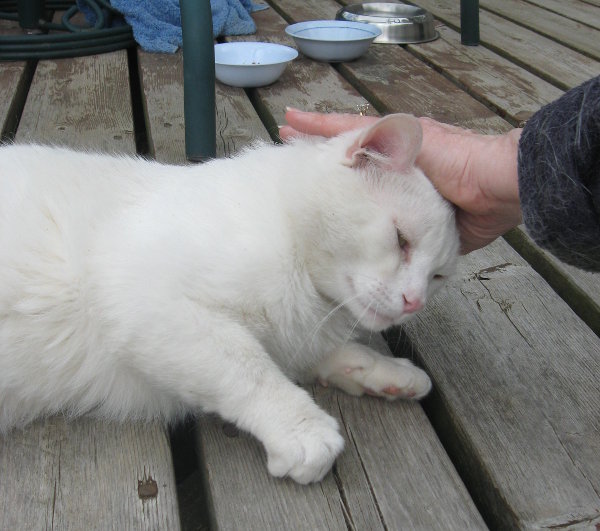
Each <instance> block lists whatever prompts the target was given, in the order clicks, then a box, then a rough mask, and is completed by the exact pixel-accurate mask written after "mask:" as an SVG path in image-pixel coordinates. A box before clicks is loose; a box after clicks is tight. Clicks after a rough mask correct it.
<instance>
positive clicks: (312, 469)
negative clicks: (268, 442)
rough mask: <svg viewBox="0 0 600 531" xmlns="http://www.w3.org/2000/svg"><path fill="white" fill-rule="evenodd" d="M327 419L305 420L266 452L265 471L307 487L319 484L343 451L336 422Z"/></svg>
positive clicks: (342, 440)
mask: <svg viewBox="0 0 600 531" xmlns="http://www.w3.org/2000/svg"><path fill="white" fill-rule="evenodd" d="M325 417H326V418H323V419H319V420H317V421H316V422H315V419H312V420H311V421H309V420H308V419H304V421H303V422H301V423H300V424H299V425H298V429H297V430H293V431H294V433H293V434H289V436H288V437H286V441H285V443H283V441H280V444H278V445H277V448H271V449H268V450H267V453H268V469H269V472H270V473H271V475H273V476H275V477H290V478H292V479H293V480H294V481H297V482H298V483H301V484H303V485H306V484H308V483H312V482H315V481H321V480H322V479H323V478H324V477H325V475H326V474H327V472H329V470H330V469H331V467H332V466H333V463H334V461H335V459H336V457H337V456H338V455H339V453H340V452H341V451H342V449H343V448H344V439H343V437H342V436H341V435H340V434H339V432H338V428H337V422H336V421H335V419H333V418H332V417H329V416H328V415H327V416H325Z"/></svg>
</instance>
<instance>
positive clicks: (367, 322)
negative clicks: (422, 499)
mask: <svg viewBox="0 0 600 531" xmlns="http://www.w3.org/2000/svg"><path fill="white" fill-rule="evenodd" d="M420 142H421V130H420V127H419V124H418V122H417V120H416V119H414V118H412V117H410V116H405V115H394V116H390V117H387V118H385V119H382V120H380V121H378V122H377V123H376V124H375V125H373V126H372V127H370V128H368V129H366V130H363V131H354V132H350V133H346V134H344V135H341V136H339V137H337V138H334V139H331V140H328V141H323V140H321V141H318V142H315V141H314V140H312V141H309V140H308V139H302V140H298V141H296V142H294V143H292V144H291V145H287V146H278V147H275V146H267V145H265V146H262V147H257V148H254V149H250V150H248V151H246V152H244V153H243V154H241V155H239V156H237V157H235V158H232V159H227V160H217V161H213V162H210V163H207V164H204V165H200V166H188V167H173V166H167V165H163V164H159V163H156V162H151V161H144V160H141V159H134V158H125V157H115V156H107V155H98V154H89V153H78V152H74V151H70V150H67V149H59V148H51V147H41V146H19V145H11V146H5V147H1V148H0V431H4V432H6V431H7V430H8V429H10V428H12V427H15V426H23V425H25V424H26V423H28V422H30V421H32V420H33V419H35V418H37V417H40V416H47V415H52V414H55V413H65V414H69V415H80V414H93V415H96V416H99V417H102V418H108V419H119V420H124V419H166V420H173V419H175V418H178V417H181V416H183V415H185V414H186V413H187V412H190V411H199V410H202V411H209V412H216V413H218V414H220V415H221V416H222V417H224V418H225V419H227V420H229V421H231V422H234V423H236V424H237V425H238V426H239V427H241V428H242V429H244V430H247V431H249V432H251V433H252V434H254V435H255V436H256V437H257V438H258V439H259V440H260V441H261V442H262V443H263V444H264V446H265V449H266V452H267V457H268V468H269V471H270V472H271V473H272V474H273V475H275V476H285V475H287V476H291V477H292V478H294V479H295V480H297V481H299V482H301V483H307V482H310V481H316V480H319V479H321V478H322V477H323V475H324V474H325V473H326V472H327V471H328V470H329V468H330V467H331V465H332V463H333V461H334V459H335V457H336V456H337V454H338V453H339V452H340V451H341V449H342V447H343V438H342V437H341V436H340V434H339V433H338V428H337V424H336V421H335V420H334V419H333V418H331V417H330V416H329V415H327V414H326V413H325V412H323V411H322V410H321V409H320V408H319V407H317V406H316V405H315V403H314V402H313V400H312V399H311V397H310V396H309V394H308V393H307V392H306V391H305V390H303V389H302V388H301V387H298V386H297V385H295V383H294V381H299V382H309V381H313V380H315V379H320V380H321V381H322V382H330V383H332V384H334V385H337V386H339V387H341V388H343V389H345V390H347V391H348V392H350V393H354V394H358V395H360V394H362V393H364V392H368V393H371V394H378V395H380V396H385V397H387V398H396V397H399V396H404V397H420V396H423V395H424V394H425V393H427V391H428V390H429V388H430V382H429V379H428V378H427V376H426V375H425V373H423V372H422V371H421V370H420V369H418V368H416V367H414V366H413V365H412V364H411V363H410V362H408V361H406V360H397V359H394V358H387V357H384V356H382V355H381V354H378V353H377V352H375V351H373V350H371V349H369V348H367V347H365V346H360V345H358V344H357V343H356V342H355V339H356V337H358V334H359V331H360V330H365V329H370V330H376V331H378V330H382V329H384V328H387V327H389V326H391V325H393V324H398V323H401V322H402V321H403V320H404V319H405V318H406V317H407V315H408V314H409V313H413V312H414V311H416V310H417V309H419V308H420V306H421V305H422V304H423V303H424V302H425V300H426V299H427V298H428V297H429V296H430V295H431V293H432V292H433V291H434V290H435V289H436V288H437V287H438V285H440V284H442V280H441V278H440V277H442V276H447V275H450V274H451V273H452V271H453V269H454V266H455V261H456V256H457V250H458V237H457V232H456V229H455V224H454V219H453V213H452V210H451V208H450V207H449V205H448V204H447V203H446V202H445V201H444V200H443V199H442V198H441V197H440V196H439V195H438V194H437V192H436V191H435V190H434V188H433V186H432V185H431V184H430V183H429V181H428V180H427V179H426V177H425V176H424V175H423V174H422V173H421V171H420V170H418V169H417V168H416V167H414V166H413V164H414V160H415V157H416V154H417V152H418V150H419V147H420ZM398 230H399V231H400V233H401V237H399V236H398V232H397V231H398ZM405 242H406V243H405Z"/></svg>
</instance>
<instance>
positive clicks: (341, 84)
mask: <svg viewBox="0 0 600 531" xmlns="http://www.w3.org/2000/svg"><path fill="white" fill-rule="evenodd" d="M254 20H255V21H256V24H257V26H258V27H259V32H258V33H257V34H256V35H252V36H244V37H238V38H236V37H232V38H230V39H229V40H249V39H252V40H261V41H265V42H277V43H280V44H285V45H287V46H294V43H293V41H292V39H291V38H289V37H288V36H287V35H286V34H285V32H284V30H285V27H286V26H287V22H286V21H285V20H283V19H282V18H281V16H279V15H278V14H277V12H276V11H275V10H274V9H268V10H265V11H259V12H256V13H254ZM255 94H256V96H257V98H256V103H257V105H258V106H259V107H260V108H261V109H263V110H265V111H266V113H265V114H267V118H266V120H267V122H268V124H267V125H268V127H269V131H270V132H271V133H277V131H276V127H275V125H276V124H282V123H283V121H284V114H285V108H286V106H288V105H292V106H296V107H298V108H301V109H304V110H313V111H320V112H354V113H356V112H358V110H357V109H359V108H362V107H364V105H365V104H366V103H367V100H366V99H365V98H364V97H363V96H361V95H360V94H359V93H358V92H357V91H356V90H355V89H354V88H353V87H352V86H351V85H350V83H348V82H347V81H346V80H345V79H344V78H343V77H342V76H340V75H339V74H338V73H337V72H336V71H335V70H334V69H333V68H331V66H330V65H329V64H327V63H319V62H316V61H312V60H310V59H308V58H306V57H304V56H302V54H300V55H299V56H298V58H297V59H295V60H294V61H292V62H291V63H290V64H289V65H288V67H287V68H286V70H285V72H284V73H283V75H282V76H281V78H279V80H278V81H277V83H274V84H273V85H270V86H268V87H263V88H260V89H257V90H256V92H255ZM374 112H375V111H374V110H373V109H371V110H370V111H369V112H368V113H369V114H373V113H374Z"/></svg>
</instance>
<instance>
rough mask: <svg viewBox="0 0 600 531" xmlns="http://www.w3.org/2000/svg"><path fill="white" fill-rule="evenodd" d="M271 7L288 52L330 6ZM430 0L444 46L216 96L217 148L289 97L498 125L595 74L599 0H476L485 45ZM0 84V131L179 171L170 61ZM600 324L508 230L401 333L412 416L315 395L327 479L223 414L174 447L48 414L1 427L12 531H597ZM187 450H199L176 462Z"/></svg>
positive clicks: (446, 1)
mask: <svg viewBox="0 0 600 531" xmlns="http://www.w3.org/2000/svg"><path fill="white" fill-rule="evenodd" d="M269 1H270V2H271V6H272V7H271V9H268V10H266V11H261V12H258V13H256V14H255V15H254V18H255V20H256V22H257V24H258V27H259V32H258V34H257V35H254V36H252V37H250V38H251V39H253V40H269V41H275V42H282V43H285V44H291V42H290V41H289V40H288V39H287V37H286V36H285V34H284V32H283V29H284V28H285V26H286V25H287V24H288V23H291V22H297V21H302V20H310V19H317V18H333V16H334V15H335V13H336V11H337V10H338V9H339V7H340V4H339V3H336V2H335V1H334V0H302V1H300V0H269ZM418 3H419V5H421V6H422V7H424V8H426V9H428V10H430V11H431V12H433V13H434V15H435V16H436V18H437V20H438V21H439V25H438V28H437V29H438V31H439V33H440V39H438V40H436V41H433V42H430V43H427V44H420V45H410V46H405V47H400V46H395V45H374V46H372V47H371V48H370V50H369V52H368V53H367V55H365V56H364V57H362V58H360V59H359V60H357V61H355V62H352V63H346V64H340V65H336V66H331V65H328V64H322V63H316V62H314V61H311V60H308V59H306V58H303V57H299V58H298V59H297V60H295V61H294V62H293V63H292V64H291V65H290V66H289V67H288V69H287V71H286V72H285V74H284V76H283V77H282V78H281V79H280V81H279V82H277V83H276V84H274V85H272V86H270V87H266V88H261V89H256V90H251V91H248V92H246V91H244V90H242V89H234V88H230V87H225V86H221V85H218V86H217V122H218V133H217V136H218V154H219V156H226V155H228V154H231V153H234V152H235V151H237V150H238V149H240V148H241V147H243V146H244V145H246V144H247V143H248V142H250V141H251V140H253V139H255V138H264V139H268V138H269V137H274V136H276V134H277V127H276V124H281V123H283V114H284V110H285V106H286V105H290V106H294V107H298V108H301V109H314V110H319V111H347V112H356V110H357V106H359V105H364V104H365V103H369V104H370V112H371V113H372V114H377V113H380V114H386V113H391V112H408V113H413V114H415V115H426V116H431V117H433V118H436V119H438V120H441V121H445V122H449V123H454V124H459V125H462V126H465V127H469V128H473V129H475V130H478V131H481V132H486V133H494V132H502V131H506V130H508V129H510V128H511V127H513V126H518V125H519V124H520V123H522V122H523V121H525V120H527V119H528V117H529V116H531V114H532V113H533V112H535V110H537V109H538V108H539V107H540V106H541V105H543V104H544V103H547V102H549V101H552V100H553V99H555V98H557V97H558V96H560V94H562V92H563V91H564V90H567V89H569V88H570V87H573V86H576V85H578V84H579V83H581V82H583V81H585V80H586V79H589V78H591V77H593V76H596V75H598V74H600V2H598V0H586V1H582V0H572V1H570V2H561V1H559V0H528V1H523V0H480V4H481V13H480V24H481V25H480V33H481V43H482V44H481V45H480V46H478V47H465V46H462V45H461V44H460V34H459V32H458V29H459V23H460V19H459V7H458V5H459V2H457V1H450V0H419V2H418ZM245 39H248V37H245ZM138 79H139V82H138V81H137V80H138ZM130 80H132V83H131V85H130V83H129V81H130ZM130 87H131V88H130ZM0 90H1V94H2V97H1V98H0V124H1V125H2V137H3V139H11V138H13V137H14V138H15V139H16V141H17V142H26V141H31V140H34V141H41V142H51V143H55V144H66V145H70V146H76V147H91V148H94V149H98V150H103V151H111V152H114V151H118V152H124V153H131V154H133V153H136V151H137V152H140V153H142V154H145V155H148V156H151V157H155V158H156V159H158V160H161V161H169V162H174V163H184V162H185V160H184V146H183V133H184V131H183V127H184V125H183V75H182V59H181V55H180V54H175V55H152V54H147V53H143V52H138V54H137V56H136V55H135V54H130V56H128V54H127V52H125V51H122V52H115V53H111V54H106V55H101V56H92V57H85V58H79V59H69V60H60V61H43V62H39V63H38V64H37V65H36V64H32V63H0ZM130 91H131V94H130ZM131 96H132V97H131ZM132 102H133V104H132ZM0 252H1V251H0ZM599 332H600V278H599V277H598V276H597V275H592V274H589V273H583V272H581V271H578V270H575V269H573V268H571V267H567V266H564V265H562V264H561V263H559V262H558V261H556V260H555V259H553V258H552V257H550V256H548V255H547V254H546V253H544V252H543V251H541V250H539V249H538V248H536V247H535V246H533V245H532V244H531V242H530V240H529V239H528V237H527V236H526V235H525V234H524V232H522V231H521V230H515V231H513V232H512V233H511V234H510V235H508V236H507V238H506V240H499V241H497V242H495V243H494V244H493V245H491V246H489V247H487V248H486V249H483V250H481V251H478V252H475V253H472V254H470V255H469V256H467V257H465V258H464V259H463V260H462V261H461V263H460V271H459V274H458V276H457V278H456V279H455V280H454V281H453V282H452V283H451V284H450V285H449V286H448V287H447V288H446V289H444V290H443V292H442V293H441V294H440V295H439V296H437V297H436V298H435V300H433V301H432V302H431V304H430V305H429V307H428V308H427V309H426V310H425V311H424V312H422V313H420V314H419V315H418V316H417V317H416V318H415V320H414V321H412V322H411V323H410V324H409V325H407V326H406V327H405V328H404V330H403V331H401V332H400V331H394V332H393V333H391V334H389V337H388V340H389V344H390V345H391V347H392V349H393V350H394V351H395V353H396V354H398V355H403V356H408V357H410V358H412V359H415V360H416V361H418V362H419V363H420V364H422V365H423V366H424V367H425V368H426V370H427V371H428V372H429V374H430V375H431V376H432V379H433V381H434V386H435V387H434V391H433V393H432V394H431V396H430V397H428V398H427V399H426V400H425V401H424V402H423V403H422V404H418V403H409V402H400V403H393V404H390V403H387V402H382V401H379V400H377V399H373V398H361V399H356V398H352V397H349V396H346V395H344V394H342V393H338V392H336V391H334V390H331V389H323V388H315V389H314V393H315V397H316V400H317V401H318V403H319V404H321V405H322V406H323V407H324V408H325V409H326V410H327V411H329V412H331V414H333V415H335V416H336V417H337V418H338V419H339V420H340V422H341V423H342V425H343V428H344V429H343V431H344V435H345V438H346V442H347V446H346V450H345V451H344V453H343V454H342V456H341V457H340V458H339V459H338V462H337V464H336V466H335V468H334V471H333V473H331V474H329V475H328V476H327V477H326V479H325V480H324V481H323V482H322V483H320V484H317V485H312V486H309V487H302V486H298V485H296V484H294V483H293V482H291V481H287V480H275V479H272V478H271V477H269V476H268V474H267V471H266V467H265V458H264V455H263V451H262V449H261V447H260V446H259V444H258V443H257V442H256V441H254V440H253V439H251V438H250V437H248V436H246V435H245V434H242V433H238V432H237V431H236V430H235V429H233V428H232V427H231V426H226V425H223V423H222V422H221V421H219V420H218V419H213V418H206V419H203V420H202V421H201V422H200V423H199V425H198V427H197V430H195V431H194V430H192V429H191V428H189V427H186V428H185V429H182V430H179V432H177V433H176V434H175V435H174V436H173V437H170V436H169V434H168V433H166V432H165V430H163V429H162V428H161V427H159V426H156V425H111V424H106V423H98V422H95V421H92V420H89V419H83V420H80V421H77V422H70V423H66V422H65V421H64V420H63V419H60V418H54V419H50V420H47V421H43V422H39V423H37V424H35V425H34V426H32V427H30V428H29V429H27V430H26V431H24V432H18V433H13V434H11V435H9V436H7V437H4V438H2V437H0V530H21V529H23V530H30V529H49V528H52V529H74V530H79V529H86V530H91V529H119V530H120V529H164V530H176V529H179V528H180V527H181V528H183V529H204V528H215V529H232V530H237V529H250V530H264V529H291V530H296V529H334V530H338V529H340V530H346V529H356V530H374V529H387V530H397V529H403V530H404V529H408V530H411V529H422V530H433V529H440V530H449V529H452V530H465V529H486V528H491V529H561V530H562V529H591V530H595V531H598V530H600V340H599V338H598V335H597V334H598V333H599ZM382 348H386V347H385V346H382ZM194 433H195V435H194ZM190 437H193V438H190ZM190 444H192V446H195V449H196V452H195V456H196V457H197V459H189V458H188V459H186V458H185V457H186V456H189V455H190V454H191V452H190V448H191V446H190ZM171 450H173V452H174V459H172V455H171ZM176 473H177V474H176Z"/></svg>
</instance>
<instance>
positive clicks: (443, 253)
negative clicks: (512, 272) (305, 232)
mask: <svg viewBox="0 0 600 531" xmlns="http://www.w3.org/2000/svg"><path fill="white" fill-rule="evenodd" d="M421 139H422V130H421V126H420V124H419V122H418V120H417V119H416V118H414V117H413V116H409V115H402V114H396V115H390V116H387V117H385V118H382V119H381V120H378V121H377V122H375V123H374V124H373V125H371V126H370V127H367V128H366V129H363V130H360V131H352V132H349V133H345V134H343V135H341V136H339V137H336V138H333V139H330V140H329V141H327V142H326V143H324V144H323V145H322V148H321V151H320V161H321V165H322V168H323V170H325V169H326V171H327V177H326V180H327V182H328V184H330V185H332V186H333V188H332V187H331V186H330V187H328V188H327V191H324V192H323V194H324V196H325V195H327V196H328V197H323V200H322V201H321V204H322V206H321V209H320V214H319V216H318V217H319V218H320V219H319V220H318V222H317V224H318V233H319V236H318V238H319V241H314V240H313V242H312V251H311V252H310V260H309V267H310V269H311V276H312V278H313V282H314V284H315V286H316V287H317V289H318V291H319V292H320V293H321V294H322V295H324V296H326V297H327V298H329V299H330V300H331V301H332V303H333V304H342V303H343V304H344V307H345V308H347V309H348V310H349V311H350V312H351V313H352V314H353V317H354V318H356V319H357V320H358V321H359V323H360V324H361V325H362V326H363V327H366V328H369V329H371V330H383V329H385V328H388V327H390V326H392V325H397V324H399V323H401V322H403V321H404V320H405V319H406V318H407V317H408V316H410V315H412V314H414V313H415V312H416V311H418V310H420V309H421V308H422V307H423V306H424V305H425V303H426V302H427V300H428V299H429V297H430V296H431V295H432V293H434V292H435V291H436V290H437V289H438V288H439V287H441V286H442V285H443V283H444V281H445V279H447V278H448V277H449V276H450V275H452V274H453V273H454V271H455V267H456V261H457V256H458V250H459V237H458V232H457V229H456V225H455V220H454V211H453V208H452V207H451V206H450V204H449V203H448V202H447V201H445V200H444V199H443V198H442V197H441V196H440V195H439V193H438V192H437V191H436V190H435V188H434V187H433V185H432V184H431V182H430V181H429V180H428V179H427V177H425V175H424V174H423V173H422V172H421V170H420V169H418V168H417V167H416V166H415V165H414V164H415V159H416V157H417V154H418V152H419V150H420V147H421ZM313 234H314V233H313Z"/></svg>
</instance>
